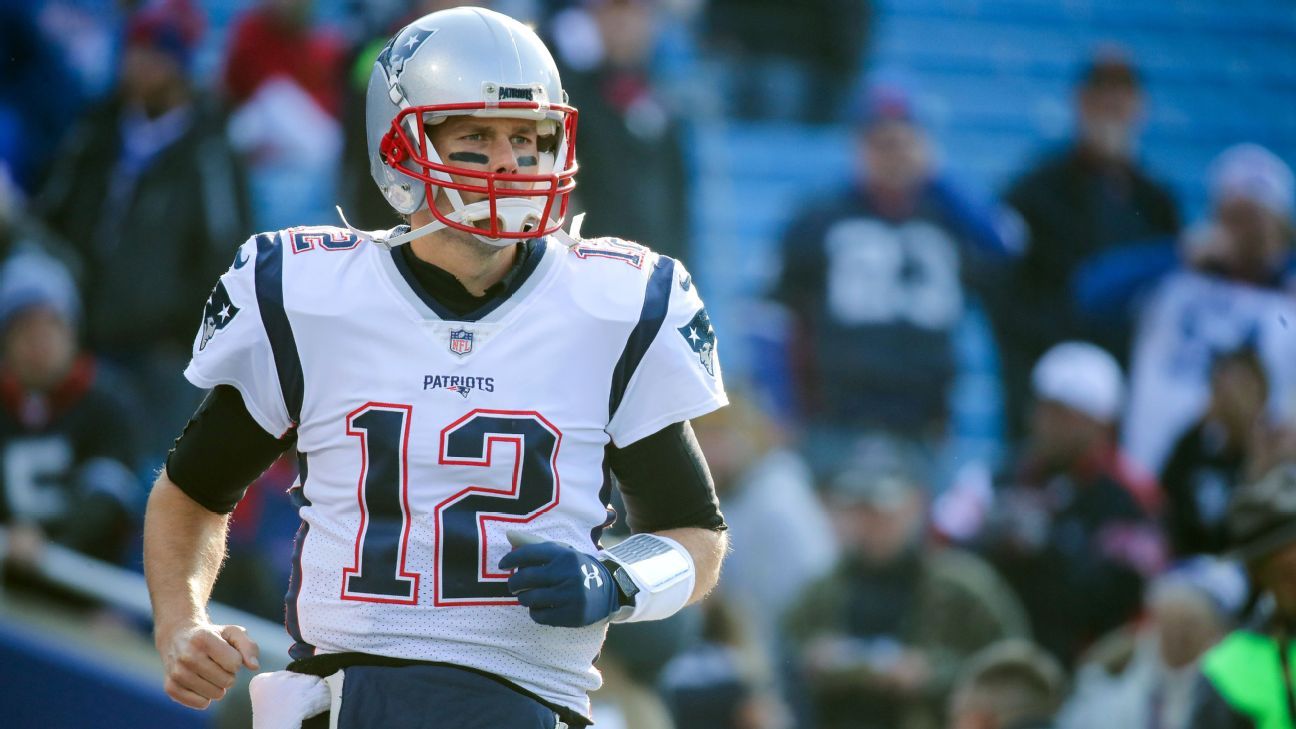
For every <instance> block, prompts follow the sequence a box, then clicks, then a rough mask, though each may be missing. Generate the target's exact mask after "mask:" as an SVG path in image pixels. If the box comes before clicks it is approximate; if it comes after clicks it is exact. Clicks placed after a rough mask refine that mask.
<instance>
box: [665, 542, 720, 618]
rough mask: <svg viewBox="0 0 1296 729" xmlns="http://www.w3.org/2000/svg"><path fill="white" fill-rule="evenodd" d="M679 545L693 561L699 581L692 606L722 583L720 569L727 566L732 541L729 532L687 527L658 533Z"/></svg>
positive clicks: (689, 602)
mask: <svg viewBox="0 0 1296 729" xmlns="http://www.w3.org/2000/svg"><path fill="white" fill-rule="evenodd" d="M654 533H655V534H657V535H658V536H661V537H667V538H669V539H673V540H675V541H676V542H679V543H680V545H682V546H683V547H684V548H685V549H687V550H688V553H689V556H690V557H692V558H693V566H694V569H695V570H696V577H695V580H694V582H693V594H692V595H690V596H689V600H688V603H687V604H689V605H692V604H693V603H695V602H699V601H701V600H702V598H704V597H706V596H707V593H709V592H711V590H713V589H714V588H715V586H716V582H718V581H719V580H720V566H721V564H722V563H723V562H724V556H725V553H726V552H728V548H729V537H728V536H727V534H726V532H722V531H717V530H715V529H703V528H701V527H683V528H680V529H667V530H664V531H660V532H654Z"/></svg>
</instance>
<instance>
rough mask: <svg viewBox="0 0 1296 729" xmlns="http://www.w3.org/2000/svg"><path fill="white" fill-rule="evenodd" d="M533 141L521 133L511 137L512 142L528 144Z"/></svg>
mask: <svg viewBox="0 0 1296 729" xmlns="http://www.w3.org/2000/svg"><path fill="white" fill-rule="evenodd" d="M534 142H535V140H533V139H532V138H531V137H527V136H523V135H521V134H518V135H515V136H514V137H513V143H514V144H519V145H528V144H533V143H534Z"/></svg>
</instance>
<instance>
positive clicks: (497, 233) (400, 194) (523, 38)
mask: <svg viewBox="0 0 1296 729" xmlns="http://www.w3.org/2000/svg"><path fill="white" fill-rule="evenodd" d="M566 102H567V95H566V92H564V91H563V88H562V83H561V81H560V80H559V78H558V69H557V67H556V66H555V65H554V60H553V57H552V56H551V55H550V54H549V50H548V49H547V48H545V46H544V43H543V42H541V40H540V38H539V36H537V35H536V34H535V32H534V31H532V30H531V29H530V28H528V27H526V26H525V25H523V24H521V23H519V22H517V21H516V20H513V19H512V18H510V17H508V16H506V15H501V14H500V13H496V12H493V11H491V10H485V9H483V8H454V9H451V10H442V11H439V12H436V13H431V14H429V15H425V16H423V17H422V18H419V19H418V20H416V21H414V22H412V23H410V24H409V25H407V26H406V27H405V28H403V29H402V30H401V31H400V32H399V33H397V34H396V36H395V37H394V38H392V39H391V40H390V41H388V43H387V45H386V46H385V47H384V48H383V50H382V52H381V53H380V54H379V56H378V59H377V61H375V63H374V68H373V73H372V75H371V76H370V77H369V89H368V95H367V97H366V100H365V115H366V120H365V126H366V132H367V136H368V141H369V170H370V173H371V174H372V175H373V178H374V182H376V183H378V189H380V190H381V191H382V193H383V196H384V197H385V198H387V202H388V203H390V204H391V206H392V207H393V208H395V209H396V210H397V212H400V213H404V214H407V215H408V214H410V213H413V212H415V211H418V210H421V209H423V208H427V209H428V210H430V211H431V212H432V214H433V215H434V216H435V218H436V221H437V222H436V223H433V224H430V225H428V226H424V227H423V228H421V229H419V230H418V231H411V233H410V234H406V235H403V236H399V237H397V238H391V239H389V240H388V241H381V240H380V241H379V242H387V243H389V244H399V243H402V242H406V241H407V240H409V239H410V238H411V237H412V236H411V234H413V233H417V234H418V235H424V234H426V233H428V232H430V231H431V230H434V229H437V228H443V227H449V228H454V229H456V230H462V231H466V232H469V233H473V234H474V235H476V236H477V237H478V238H479V239H481V240H483V241H485V242H487V243H490V244H493V245H500V246H503V245H509V244H511V243H514V242H516V241H518V240H520V239H525V238H536V237H539V236H543V235H548V234H550V233H553V232H554V231H557V230H558V229H560V228H561V227H562V225H563V222H564V220H565V219H566V216H567V206H568V202H569V201H570V198H571V192H572V190H573V189H574V188H575V187H576V181H575V176H576V170H577V164H576V146H575V137H576V109H574V108H572V107H571V106H569V105H567V103H566ZM455 115H471V116H478V117H505V118H523V119H534V120H536V121H537V123H538V129H537V131H538V133H539V138H540V142H541V144H540V151H541V155H540V160H539V167H540V170H539V174H531V175H524V174H507V173H500V172H483V171H479V170H471V169H466V168H463V167H457V166H452V165H449V164H446V163H445V162H444V161H442V159H441V158H440V156H439V155H438V154H437V151H436V150H435V149H434V148H433V147H432V144H431V143H430V142H429V140H428V137H427V134H426V131H425V127H426V126H428V125H436V124H439V123H441V122H444V121H445V119H446V118H447V117H450V116H455ZM451 175H455V176H457V177H459V178H461V179H463V178H467V179H468V180H470V182H456V181H454V180H452V179H451ZM438 190H444V191H445V195H446V197H447V199H448V200H449V202H450V204H451V206H452V208H453V210H452V211H451V212H448V213H447V212H443V211H441V210H439V209H438V208H437V205H436V195H437V191H438ZM461 192H470V193H475V194H477V195H480V196H484V198H485V199H482V200H480V201H478V202H473V203H471V204H465V203H464V201H463V196H462V195H461V194H460V193H461Z"/></svg>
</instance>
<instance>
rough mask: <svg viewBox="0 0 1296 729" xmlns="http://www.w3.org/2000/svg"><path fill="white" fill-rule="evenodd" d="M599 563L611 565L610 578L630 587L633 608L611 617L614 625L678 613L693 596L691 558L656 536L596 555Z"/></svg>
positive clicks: (632, 539)
mask: <svg viewBox="0 0 1296 729" xmlns="http://www.w3.org/2000/svg"><path fill="white" fill-rule="evenodd" d="M599 557H600V558H601V559H603V560H606V561H610V562H614V563H615V564H616V567H617V569H615V570H614V571H613V578H614V579H616V580H617V582H618V583H619V584H621V585H622V587H623V589H624V588H625V587H626V585H625V584H624V579H625V578H628V580H629V582H630V583H631V585H632V586H633V592H634V595H633V596H632V597H633V599H634V605H633V606H631V605H627V606H625V607H623V608H621V609H620V610H618V611H617V612H615V613H613V614H612V622H614V623H634V622H639V621H641V620H661V619H662V618H668V617H670V616H672V615H674V614H675V613H677V612H679V610H680V608H682V607H684V606H685V605H687V604H688V601H689V598H690V597H692V596H693V586H694V584H695V583H696V582H697V570H696V568H694V566H693V555H691V554H689V551H688V550H687V549H685V548H684V546H683V545H682V544H680V543H679V542H677V541H675V540H674V539H670V538H669V537H663V536H659V535H656V534H636V535H634V536H632V537H630V538H629V539H627V540H625V541H624V542H621V543H620V544H617V545H615V546H613V547H611V548H610V549H605V550H603V551H602V552H600V553H599Z"/></svg>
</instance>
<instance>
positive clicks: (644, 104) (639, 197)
mask: <svg viewBox="0 0 1296 729" xmlns="http://www.w3.org/2000/svg"><path fill="white" fill-rule="evenodd" d="M660 5H661V3H660V2H657V1H656V0H585V1H584V2H579V3H575V4H574V5H573V6H572V7H570V8H568V9H567V10H564V11H562V12H560V13H558V14H557V15H555V16H554V18H553V19H552V21H551V22H550V27H549V34H550V35H551V36H552V38H553V49H554V57H555V59H556V60H557V62H558V66H559V72H560V73H561V75H562V81H563V88H564V89H566V91H567V93H568V95H569V96H570V97H571V103H572V105H573V106H575V107H576V108H577V109H579V110H580V121H579V123H578V124H577V128H576V149H577V153H578V156H579V159H580V165H581V172H580V180H579V183H578V187H577V188H576V203H577V204H578V205H579V207H580V209H582V210H588V211H590V212H589V217H588V218H587V219H586V220H585V226H584V228H583V229H582V230H581V233H582V235H584V236H586V237H598V236H602V235H615V236H618V237H620V238H625V239H627V240H632V241H637V242H639V243H643V244H644V245H647V246H650V247H651V248H652V249H653V250H656V251H658V252H660V253H663V254H665V255H668V256H672V257H674V258H679V259H682V260H683V261H684V262H685V263H687V264H689V265H695V263H694V262H693V261H692V260H691V259H690V257H689V256H690V252H691V251H690V246H689V232H690V226H689V222H690V220H689V215H690V211H689V209H688V199H689V196H688V190H689V179H688V176H687V175H686V174H685V169H684V149H683V146H682V141H681V138H680V126H679V122H678V120H677V119H676V118H675V113H674V110H672V109H670V108H669V107H668V106H667V105H666V102H665V101H664V99H663V98H662V96H661V94H660V93H659V92H658V91H657V89H655V88H654V87H653V80H652V78H651V75H650V68H649V62H650V61H651V60H652V52H653V49H654V47H655V44H656V41H657V37H658V34H659V31H660V27H659V22H658V18H657V13H659V12H661V8H660Z"/></svg>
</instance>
